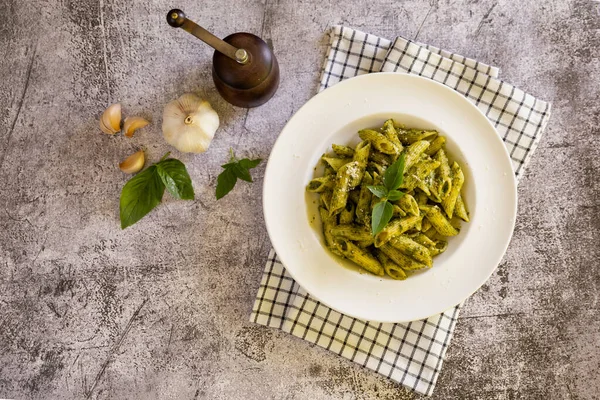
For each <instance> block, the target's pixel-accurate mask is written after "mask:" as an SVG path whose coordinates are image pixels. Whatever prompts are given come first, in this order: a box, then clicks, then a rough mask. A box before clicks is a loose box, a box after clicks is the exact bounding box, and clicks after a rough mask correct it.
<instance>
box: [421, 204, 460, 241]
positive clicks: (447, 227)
mask: <svg viewBox="0 0 600 400" xmlns="http://www.w3.org/2000/svg"><path fill="white" fill-rule="evenodd" d="M425 217H426V218H427V219H428V220H429V222H431V225H432V226H433V227H434V228H435V230H436V231H437V232H438V233H439V234H440V235H442V236H456V235H458V230H457V229H456V228H455V227H453V226H452V225H451V224H450V221H448V220H447V219H446V217H445V216H444V214H442V210H440V208H439V207H438V206H433V207H431V208H430V209H429V211H427V213H426V214H425Z"/></svg>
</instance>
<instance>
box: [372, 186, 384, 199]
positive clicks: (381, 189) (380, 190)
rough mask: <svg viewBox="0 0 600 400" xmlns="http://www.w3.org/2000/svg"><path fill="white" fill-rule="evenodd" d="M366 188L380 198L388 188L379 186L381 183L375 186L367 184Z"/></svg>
mask: <svg viewBox="0 0 600 400" xmlns="http://www.w3.org/2000/svg"><path fill="white" fill-rule="evenodd" d="M367 188H368V189H369V190H370V191H371V193H373V194H374V195H375V196H377V197H379V198H380V199H381V198H383V197H385V196H386V195H387V194H388V190H387V189H386V187H385V186H381V185H377V186H371V185H369V186H367Z"/></svg>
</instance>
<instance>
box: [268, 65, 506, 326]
mask: <svg viewBox="0 0 600 400" xmlns="http://www.w3.org/2000/svg"><path fill="white" fill-rule="evenodd" d="M382 75H390V76H398V75H401V76H403V78H408V79H414V80H416V81H423V82H427V84H433V85H434V86H437V87H438V88H441V89H442V90H444V91H446V92H448V93H451V95H452V96H454V97H455V98H457V99H458V98H460V100H459V101H461V102H462V103H464V104H467V107H470V108H471V109H474V110H476V112H477V113H478V114H479V115H481V116H482V117H483V118H484V119H485V122H486V124H487V125H488V126H489V127H490V128H491V129H492V131H493V132H495V135H493V136H494V140H496V141H497V142H498V143H499V144H500V145H501V147H502V149H503V151H502V153H503V158H504V159H505V161H506V162H507V163H508V165H510V169H511V171H512V178H513V179H512V180H511V183H512V185H511V186H512V189H513V193H514V196H512V199H508V198H506V199H505V200H512V201H511V205H512V206H513V207H512V208H513V210H514V213H513V215H511V219H510V222H511V223H510V225H511V226H510V233H509V235H508V237H507V238H506V241H505V243H504V244H503V246H502V253H501V255H500V257H499V259H498V260H497V261H496V262H495V266H494V268H491V269H490V271H489V273H488V274H486V276H485V279H483V280H482V281H481V282H479V283H478V284H477V287H476V288H475V289H473V290H472V291H470V293H469V294H468V295H466V296H465V297H464V298H463V299H462V300H460V301H459V302H458V303H456V304H454V305H452V306H450V307H448V308H445V309H443V310H440V311H438V312H435V313H433V314H430V315H427V316H423V317H422V318H421V317H420V318H417V319H410V320H402V319H393V320H389V319H372V318H368V317H366V316H364V315H360V313H358V314H355V313H353V312H348V311H341V310H338V309H337V308H336V307H334V306H332V305H330V304H329V303H328V302H327V301H323V300H322V299H321V298H320V297H319V296H317V295H316V294H314V293H312V292H310V291H309V290H307V289H306V288H305V286H304V285H302V283H301V282H300V281H301V279H300V280H298V278H297V275H296V274H295V273H294V272H292V271H291V270H290V269H288V268H287V267H286V266H285V263H284V262H283V260H281V259H280V263H281V264H282V266H283V268H284V269H285V270H286V272H287V273H289V274H290V276H291V277H292V279H293V280H294V282H296V283H297V284H298V285H299V286H300V287H302V289H304V290H305V291H306V292H307V293H308V294H309V295H310V296H312V297H313V298H314V299H316V300H317V301H319V302H320V303H322V304H324V305H326V306H327V307H329V308H331V309H332V310H334V311H336V312H339V313H340V314H342V315H345V316H348V317H351V318H356V319H359V320H363V321H370V322H379V323H403V322H412V321H420V320H426V319H429V318H430V317H432V316H435V315H440V314H442V313H444V312H446V311H447V310H450V309H452V308H454V307H456V306H457V305H459V304H461V303H462V302H464V301H465V300H467V299H468V298H469V297H471V296H472V295H473V294H474V293H475V292H477V291H478V290H479V289H481V287H482V286H483V285H484V284H485V283H486V282H487V281H488V280H489V279H490V277H491V276H492V274H493V273H494V272H495V271H496V270H497V268H498V266H499V265H500V262H501V261H502V258H503V257H504V255H505V254H506V251H507V249H508V246H509V245H510V242H511V240H512V237H513V234H514V230H515V225H516V216H517V214H518V194H517V189H518V188H517V181H516V177H515V175H514V169H513V166H512V159H511V158H510V155H509V153H508V149H507V148H506V146H505V144H504V141H503V140H502V138H501V137H500V135H499V133H498V131H497V130H496V128H495V127H494V126H493V124H492V123H491V121H490V120H489V119H488V118H487V116H486V115H485V114H484V113H483V112H482V111H481V110H480V109H479V108H478V107H477V106H476V105H475V104H473V103H472V102H471V101H470V100H468V99H467V98H466V97H465V96H463V95H462V94H461V93H459V92H457V91H456V90H454V89H451V88H450V87H448V86H446V85H444V84H442V83H440V82H437V81H434V80H433V79H430V78H425V77H422V76H419V75H415V74H409V73H405V72H372V73H367V74H363V75H357V76H354V77H350V78H347V79H344V80H342V81H340V82H337V83H336V84H334V85H333V86H330V87H328V88H326V89H325V90H322V91H320V92H319V93H317V94H316V95H314V96H312V97H311V98H310V99H308V100H307V101H306V102H305V103H304V104H303V105H302V106H301V107H300V108H299V109H298V110H296V111H295V112H294V114H293V115H292V116H291V117H290V119H289V120H288V121H287V122H286V124H285V125H284V126H283V128H282V129H281V131H280V132H279V135H278V137H277V139H276V140H275V142H274V144H273V147H272V148H271V151H270V153H269V158H268V160H267V165H266V167H265V174H264V181H263V188H262V196H263V217H264V220H265V226H266V229H267V234H268V236H269V240H270V242H271V246H272V247H273V250H274V251H275V254H276V255H277V257H279V254H281V253H280V252H279V251H278V248H277V245H276V244H275V243H276V241H274V240H273V234H272V232H271V231H272V228H271V227H270V224H269V222H268V221H269V218H268V211H267V202H266V201H265V199H266V198H267V187H268V182H270V180H269V179H268V177H269V175H270V174H269V171H270V170H272V169H273V168H274V166H273V163H272V160H273V153H274V151H275V150H276V149H277V148H278V145H279V146H281V143H282V142H283V140H284V139H283V137H284V136H283V133H284V132H285V131H286V129H287V128H288V126H289V125H290V122H291V121H292V119H294V118H295V117H296V115H297V114H298V113H300V111H301V110H302V109H304V108H305V107H308V106H309V104H310V103H313V102H315V101H317V100H315V99H318V98H320V97H322V96H321V95H323V94H324V93H326V92H330V91H332V90H333V89H334V88H336V87H341V86H346V85H347V84H349V82H352V81H354V82H355V81H356V80H367V79H372V78H373V77H374V76H382ZM338 90H339V89H338ZM267 262H269V260H267ZM263 273H264V271H263Z"/></svg>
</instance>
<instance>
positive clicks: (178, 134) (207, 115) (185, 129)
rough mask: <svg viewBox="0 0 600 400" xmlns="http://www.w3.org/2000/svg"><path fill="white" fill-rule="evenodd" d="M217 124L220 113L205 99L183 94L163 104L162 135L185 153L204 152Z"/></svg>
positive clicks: (191, 94)
mask: <svg viewBox="0 0 600 400" xmlns="http://www.w3.org/2000/svg"><path fill="white" fill-rule="evenodd" d="M218 127H219V115H218V114H217V113H216V111H215V110H213V108H212V107H211V106H210V104H209V103H208V101H206V100H202V99H201V98H200V97H198V96H196V95H195V94H193V93H186V94H184V95H182V96H181V97H180V98H178V99H177V100H173V101H171V102H170V103H168V104H167V105H166V106H165V110H164V112H163V124H162V130H163V135H164V137H165V140H166V141H167V143H169V144H170V145H171V146H173V147H175V148H176V149H177V150H179V151H182V152H184V153H204V152H205V151H206V150H207V149H208V146H209V145H210V142H211V140H212V138H213V137H214V136H215V132H216V130H217V128H218Z"/></svg>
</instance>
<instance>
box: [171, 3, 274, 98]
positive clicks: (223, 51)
mask: <svg viewBox="0 0 600 400" xmlns="http://www.w3.org/2000/svg"><path fill="white" fill-rule="evenodd" d="M167 22H168V23H169V25H171V26H172V27H174V28H183V29H184V30H185V31H187V32H189V33H191V34H192V35H194V36H196V37H197V38H198V39H200V40H202V41H203V42H204V43H206V44H207V45H209V46H210V47H212V48H213V49H215V53H214V54H213V66H212V76H213V81H214V82H215V86H216V87H217V90H218V91H219V93H220V94H221V96H222V97H223V98H224V99H225V100H226V101H228V102H229V103H231V104H233V105H234V106H238V107H244V108H251V107H258V106H260V105H262V104H264V103H266V102H267V101H268V100H269V99H270V98H271V97H273V95H274V94H275V92H276V91H277V87H278V86H279V64H277V59H276V58H275V54H273V51H271V49H270V48H269V46H268V45H267V44H266V43H265V42H264V41H263V40H262V39H261V38H259V37H258V36H256V35H253V34H251V33H246V32H238V33H234V34H231V35H229V36H227V37H226V38H225V39H223V40H221V39H219V38H218V37H216V36H215V35H213V34H212V33H210V32H209V31H207V30H206V29H204V28H202V27H201V26H199V25H198V24H196V23H195V22H193V21H190V20H189V19H187V17H186V16H185V14H184V13H183V11H181V10H178V9H173V10H171V11H169V13H168V14H167Z"/></svg>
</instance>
